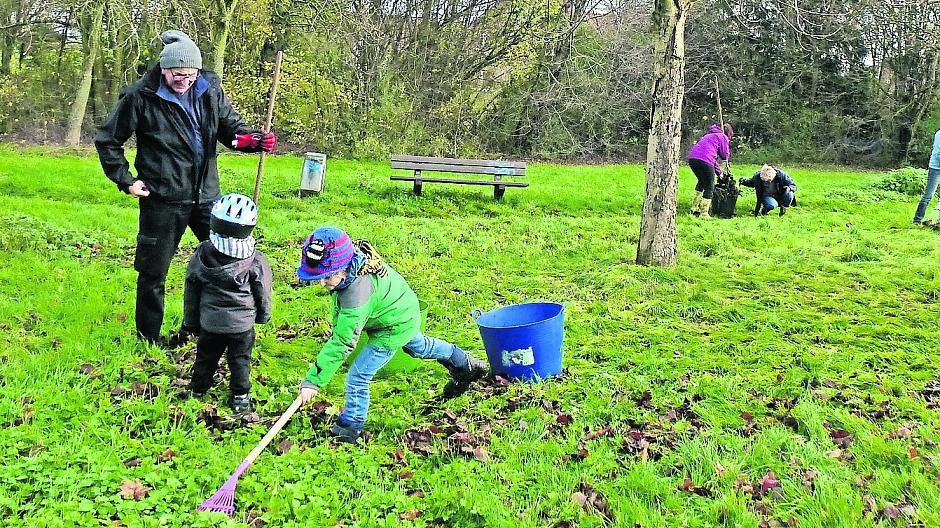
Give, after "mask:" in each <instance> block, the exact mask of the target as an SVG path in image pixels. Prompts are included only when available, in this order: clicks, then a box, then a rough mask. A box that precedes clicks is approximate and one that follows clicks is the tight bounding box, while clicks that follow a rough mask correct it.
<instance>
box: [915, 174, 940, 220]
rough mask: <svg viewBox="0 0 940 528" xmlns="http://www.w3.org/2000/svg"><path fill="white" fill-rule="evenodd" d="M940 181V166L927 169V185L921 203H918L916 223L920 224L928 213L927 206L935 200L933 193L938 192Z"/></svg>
mask: <svg viewBox="0 0 940 528" xmlns="http://www.w3.org/2000/svg"><path fill="white" fill-rule="evenodd" d="M938 183H940V168H934V167H931V168H930V169H928V170H927V187H925V188H924V195H923V196H921V197H920V203H919V204H917V211H916V212H915V213H914V223H915V224H919V223H920V221H921V220H923V219H924V215H925V214H927V206H928V205H930V201H931V200H933V195H934V193H935V192H937V184H938Z"/></svg>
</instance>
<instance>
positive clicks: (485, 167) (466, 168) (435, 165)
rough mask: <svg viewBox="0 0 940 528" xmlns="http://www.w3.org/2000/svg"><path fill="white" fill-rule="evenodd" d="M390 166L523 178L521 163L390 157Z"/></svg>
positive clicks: (523, 169) (523, 171) (523, 170)
mask: <svg viewBox="0 0 940 528" xmlns="http://www.w3.org/2000/svg"><path fill="white" fill-rule="evenodd" d="M391 165H392V168H393V169H404V170H420V171H432V172H455V173H463V174H491V175H493V176H525V163H523V162H521V161H492V160H478V159H456V158H431V157H426V156H392V157H391Z"/></svg>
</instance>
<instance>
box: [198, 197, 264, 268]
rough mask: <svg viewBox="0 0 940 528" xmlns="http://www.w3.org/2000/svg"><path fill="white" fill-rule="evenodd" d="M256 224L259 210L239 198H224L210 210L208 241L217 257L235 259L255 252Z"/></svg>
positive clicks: (244, 199) (249, 199)
mask: <svg viewBox="0 0 940 528" xmlns="http://www.w3.org/2000/svg"><path fill="white" fill-rule="evenodd" d="M257 223H258V207H257V206H256V205H255V202H253V201H252V200H251V198H249V197H247V196H245V195H242V194H236V193H231V194H226V195H225V196H223V197H221V198H219V200H218V201H217V202H215V204H214V205H213V206H212V214H211V216H210V218H209V241H210V242H212V246H213V247H214V248H215V249H217V250H218V251H219V252H220V253H223V254H225V255H228V256H230V257H235V258H238V259H244V258H248V257H250V256H251V255H253V254H254V252H255V239H254V237H253V236H251V232H252V230H253V229H254V228H255V225H256V224H257Z"/></svg>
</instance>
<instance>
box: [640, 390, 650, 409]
mask: <svg viewBox="0 0 940 528" xmlns="http://www.w3.org/2000/svg"><path fill="white" fill-rule="evenodd" d="M636 406H637V407H642V408H644V409H652V408H653V393H652V391H650V390H649V389H647V390H645V391H643V394H641V395H640V397H639V398H638V399H637V400H636Z"/></svg>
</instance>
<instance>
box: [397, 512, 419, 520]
mask: <svg viewBox="0 0 940 528" xmlns="http://www.w3.org/2000/svg"><path fill="white" fill-rule="evenodd" d="M418 517H421V511H419V510H408V511H406V512H405V513H403V514H401V515H399V516H398V518H399V519H401V520H403V521H413V520H415V519H417V518H418Z"/></svg>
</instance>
